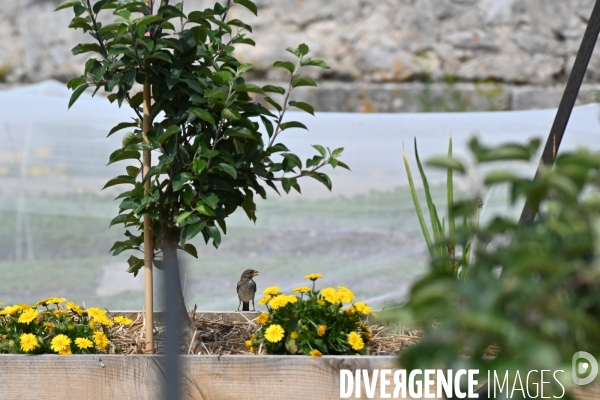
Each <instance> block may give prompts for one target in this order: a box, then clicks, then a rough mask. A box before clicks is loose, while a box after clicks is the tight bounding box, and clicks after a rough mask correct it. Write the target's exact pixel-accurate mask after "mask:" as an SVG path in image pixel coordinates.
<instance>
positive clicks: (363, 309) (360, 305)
mask: <svg viewBox="0 0 600 400" xmlns="http://www.w3.org/2000/svg"><path fill="white" fill-rule="evenodd" d="M354 308H356V310H357V311H358V312H359V313H363V314H365V315H368V314H371V311H373V309H372V308H371V307H369V306H368V305H366V304H365V302H363V301H359V302H357V303H354Z"/></svg>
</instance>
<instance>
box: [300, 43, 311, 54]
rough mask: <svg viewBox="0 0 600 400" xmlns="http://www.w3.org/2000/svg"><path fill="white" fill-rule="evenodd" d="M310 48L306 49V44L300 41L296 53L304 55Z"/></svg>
mask: <svg viewBox="0 0 600 400" xmlns="http://www.w3.org/2000/svg"><path fill="white" fill-rule="evenodd" d="M309 51H310V50H309V49H308V46H307V45H305V44H304V43H302V44H301V45H300V46H298V53H300V55H301V56H305V55H307V54H308V52H309Z"/></svg>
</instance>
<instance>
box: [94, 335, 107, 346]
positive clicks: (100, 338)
mask: <svg viewBox="0 0 600 400" xmlns="http://www.w3.org/2000/svg"><path fill="white" fill-rule="evenodd" d="M94 342H95V343H96V346H98V348H99V349H100V350H104V349H106V348H107V347H108V344H109V341H108V338H107V337H106V335H105V334H104V332H102V331H96V332H94Z"/></svg>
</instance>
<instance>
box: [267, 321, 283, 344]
mask: <svg viewBox="0 0 600 400" xmlns="http://www.w3.org/2000/svg"><path fill="white" fill-rule="evenodd" d="M284 333H285V331H284V330H283V328H282V327H281V325H277V324H273V325H271V326H269V327H268V328H267V329H266V330H265V339H267V340H268V341H269V342H271V343H277V342H279V341H280V340H281V339H283V334H284Z"/></svg>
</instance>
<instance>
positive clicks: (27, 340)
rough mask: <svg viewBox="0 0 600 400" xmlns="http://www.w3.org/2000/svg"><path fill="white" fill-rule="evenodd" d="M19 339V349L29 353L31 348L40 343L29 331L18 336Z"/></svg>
mask: <svg viewBox="0 0 600 400" xmlns="http://www.w3.org/2000/svg"><path fill="white" fill-rule="evenodd" d="M19 339H20V341H21V350H23V351H24V352H25V353H29V352H30V351H31V350H33V349H35V348H36V347H38V346H39V345H40V344H39V343H38V340H37V338H36V337H35V335H33V334H31V333H24V334H22V335H21V336H19Z"/></svg>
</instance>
